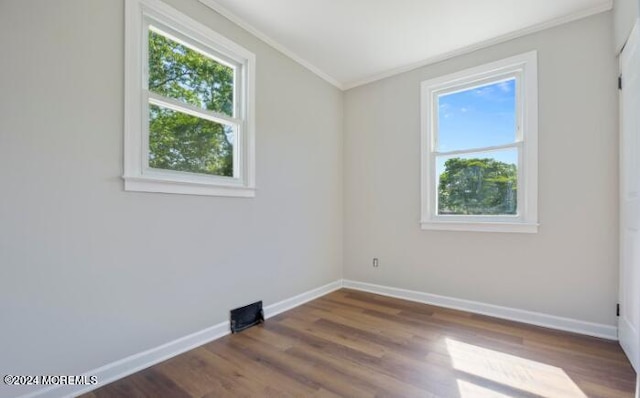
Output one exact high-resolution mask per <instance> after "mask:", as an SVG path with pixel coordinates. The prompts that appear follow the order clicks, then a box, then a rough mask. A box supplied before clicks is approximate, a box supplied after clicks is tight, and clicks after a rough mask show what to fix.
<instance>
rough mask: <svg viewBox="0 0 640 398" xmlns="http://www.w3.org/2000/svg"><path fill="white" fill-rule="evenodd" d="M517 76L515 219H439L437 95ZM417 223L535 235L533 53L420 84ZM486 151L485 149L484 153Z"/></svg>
mask: <svg viewBox="0 0 640 398" xmlns="http://www.w3.org/2000/svg"><path fill="white" fill-rule="evenodd" d="M510 75H511V76H517V79H518V81H519V89H518V91H517V93H516V95H517V96H519V99H518V103H519V109H517V110H516V112H517V118H518V119H519V126H520V129H519V133H518V134H519V137H518V138H517V139H516V143H514V144H509V145H508V146H509V147H518V215H516V216H467V215H446V216H445V215H438V214H437V208H436V206H437V187H436V183H437V178H436V176H435V157H436V156H435V154H436V153H435V140H436V133H435V132H434V127H435V126H434V125H435V122H434V120H432V116H431V115H432V112H433V111H436V110H434V106H435V103H436V102H435V101H434V98H435V95H437V94H438V93H439V92H443V91H445V92H446V91H448V90H452V89H454V88H462V87H464V86H465V85H469V86H473V85H477V84H479V83H482V82H483V81H486V80H489V81H491V80H492V79H498V78H503V77H508V76H510ZM420 148H421V155H420V156H421V196H422V200H421V206H422V209H421V214H422V215H421V220H420V224H421V227H422V229H424V230H448V231H484V232H523V233H536V232H538V225H539V224H538V72H537V52H536V51H531V52H528V53H525V54H521V55H516V56H513V57H510V58H507V59H503V60H500V61H497V62H492V63H489V64H485V65H481V66H478V67H475V68H470V69H467V70H463V71H460V72H456V73H452V74H449V75H446V76H441V77H438V78H435V79H430V80H426V81H423V82H422V84H421V147H420ZM485 149H486V148H485Z"/></svg>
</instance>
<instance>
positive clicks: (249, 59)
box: [124, 0, 255, 197]
mask: <svg viewBox="0 0 640 398" xmlns="http://www.w3.org/2000/svg"><path fill="white" fill-rule="evenodd" d="M126 7H127V8H126V24H125V35H126V40H125V41H126V55H125V63H126V66H125V174H124V179H125V189H126V190H130V191H146V192H166V193H181V194H197V195H222V196H245V197H246V196H254V136H253V135H254V133H253V130H254V125H253V124H254V123H253V74H254V63H255V60H254V59H255V57H254V55H253V54H252V53H250V52H249V51H247V50H245V49H244V48H242V47H240V46H239V45H237V44H235V43H233V42H231V41H230V40H228V39H226V38H225V37H223V36H221V35H219V34H218V33H216V32H214V31H212V30H211V29H209V28H208V27H206V26H204V25H202V24H200V23H198V22H196V21H195V20H193V19H191V18H189V17H187V16H186V15H184V14H182V13H180V12H178V11H177V10H175V9H173V8H171V7H169V6H167V5H165V4H164V3H162V2H160V1H159V0H126Z"/></svg>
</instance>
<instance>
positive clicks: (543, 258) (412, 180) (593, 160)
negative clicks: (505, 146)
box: [344, 12, 618, 325]
mask: <svg viewBox="0 0 640 398" xmlns="http://www.w3.org/2000/svg"><path fill="white" fill-rule="evenodd" d="M611 22H612V16H611V13H610V12H608V13H603V14H599V15H596V16H593V17H590V18H587V19H582V20H580V21H577V22H573V23H570V24H566V25H562V26H559V27H556V28H553V29H550V30H546V31H543V32H539V33H536V34H532V35H528V36H525V37H522V38H519V39H515V40H511V41H509V42H505V43H503V44H499V45H496V46H492V47H490V48H486V49H483V50H480V51H476V52H474V53H471V54H467V55H464V56H460V57H456V58H454V59H450V60H447V61H444V62H440V63H437V64H434V65H431V66H426V67H423V68H420V69H417V70H414V71H411V72H407V73H404V74H401V75H398V76H395V77H391V78H388V79H385V80H382V81H378V82H375V83H372V84H369V85H366V86H362V87H359V88H355V89H352V90H349V91H348V92H347V93H346V96H345V118H346V119H345V134H346V138H345V198H346V201H345V214H346V219H345V246H344V247H345V260H344V266H345V269H344V277H345V278H346V279H353V280H357V281H363V282H369V283H376V284H382V285H387V286H393V287H398V288H404V289H410V290H417V291H422V292H428V293H433V294H439V295H444V296H451V297H456V298H462V299H468V300H477V301H480V302H484V303H490V304H496V305H501V306H507V307H514V308H519V309H524V310H531V311H539V312H543V313H546V314H552V315H557V316H562V317H570V318H575V319H579V320H583V321H591V322H597V323H602V324H607V325H615V323H616V318H615V311H614V309H615V303H616V297H617V283H618V282H617V278H618V270H617V267H618V239H617V237H618V223H617V211H618V202H617V193H618V184H617V179H618V171H617V145H618V139H617V90H616V76H617V73H616V70H617V66H616V59H615V57H614V54H613V52H612V51H611V43H612V40H613V38H612V32H613V29H612V24H611ZM534 49H537V50H538V65H539V69H538V73H539V141H540V145H539V181H540V183H539V194H538V198H539V220H540V224H541V225H540V230H539V233H537V234H500V233H482V232H448V231H444V232H443V231H422V230H421V229H420V225H419V220H420V113H419V106H420V98H419V95H420V82H421V81H423V80H426V79H430V78H433V77H436V76H441V75H444V74H447V73H451V72H454V71H458V70H462V69H465V68H469V67H472V66H476V65H479V64H483V63H487V62H491V61H495V60H499V59H502V58H505V57H508V56H511V55H516V54H520V53H524V52H527V51H530V50H534ZM372 257H379V258H380V267H379V268H373V267H372V266H371V258H372Z"/></svg>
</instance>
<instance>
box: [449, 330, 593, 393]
mask: <svg viewBox="0 0 640 398" xmlns="http://www.w3.org/2000/svg"><path fill="white" fill-rule="evenodd" d="M445 341H446V344H447V350H448V352H449V356H450V357H451V362H452V365H453V368H454V369H455V370H458V371H460V372H463V373H466V374H468V375H469V376H470V377H469V379H470V381H469V380H464V379H465V377H464V376H462V377H461V380H459V382H458V388H459V390H460V397H461V398H471V397H476V396H492V397H503V396H509V395H508V394H507V395H501V394H498V395H497V394H496V392H493V388H492V385H494V386H495V389H496V390H502V388H498V387H501V386H505V387H507V391H508V388H511V389H514V390H519V391H522V392H526V393H530V394H535V395H539V396H541V397H566V398H574V397H575V398H586V395H585V394H584V393H583V392H582V390H580V388H579V387H578V386H577V385H576V384H575V383H574V382H573V380H571V378H570V377H569V376H568V375H567V374H566V373H565V372H564V370H562V369H561V368H558V367H556V366H551V365H547V364H544V363H541V362H537V361H532V360H530V359H525V358H520V357H517V356H514V355H510V354H505V353H502V352H498V351H494V350H490V349H487V348H482V347H478V346H475V345H471V344H467V343H463V342H460V341H456V340H453V339H450V338H446V339H445ZM477 380H482V381H483V382H482V384H483V386H479V385H478V383H477V382H476V381H477ZM461 382H462V384H461ZM483 390H488V391H492V392H493V395H487V393H488V391H484V393H485V395H479V394H480V393H482V392H483Z"/></svg>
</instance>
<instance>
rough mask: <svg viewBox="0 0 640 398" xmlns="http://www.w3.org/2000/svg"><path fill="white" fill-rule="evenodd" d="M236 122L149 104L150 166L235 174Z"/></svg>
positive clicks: (204, 172) (228, 174)
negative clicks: (193, 114) (232, 124)
mask: <svg viewBox="0 0 640 398" xmlns="http://www.w3.org/2000/svg"><path fill="white" fill-rule="evenodd" d="M234 141H235V129H234V128H233V126H229V125H224V124H220V123H215V122H212V121H209V120H206V119H201V118H197V117H195V116H191V115H187V114H184V113H180V112H176V111H173V110H170V109H166V108H162V107H160V106H156V105H151V104H150V105H149V166H150V167H153V168H156V169H164V170H175V171H187V172H191V173H201V174H212V175H218V176H226V177H233V146H234Z"/></svg>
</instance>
